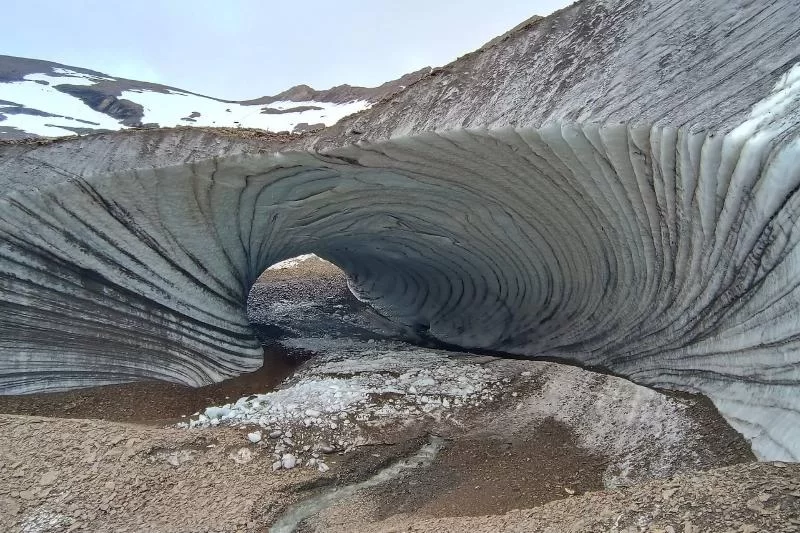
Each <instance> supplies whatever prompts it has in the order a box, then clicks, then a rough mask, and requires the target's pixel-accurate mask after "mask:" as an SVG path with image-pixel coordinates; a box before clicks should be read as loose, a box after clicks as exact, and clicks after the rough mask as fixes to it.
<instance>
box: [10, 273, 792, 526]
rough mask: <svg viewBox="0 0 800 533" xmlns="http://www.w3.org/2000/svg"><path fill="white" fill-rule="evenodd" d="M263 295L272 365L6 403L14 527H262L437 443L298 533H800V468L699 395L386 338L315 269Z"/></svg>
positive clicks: (274, 281) (254, 314)
mask: <svg viewBox="0 0 800 533" xmlns="http://www.w3.org/2000/svg"><path fill="white" fill-rule="evenodd" d="M250 300H251V306H250V312H251V318H253V319H254V320H256V321H258V322H259V324H260V326H261V328H262V329H261V333H262V334H263V335H270V334H275V333H278V335H277V339H275V338H267V337H265V342H266V344H267V345H268V346H269V349H268V352H267V353H268V354H272V355H270V357H271V359H270V360H269V361H268V363H269V365H270V367H269V369H267V370H264V371H262V372H260V373H254V374H252V375H248V376H243V377H242V378H237V380H231V381H229V382H224V383H222V384H218V385H215V386H213V387H210V388H204V389H197V390H192V389H189V390H185V389H184V388H181V387H176V386H173V385H165V384H154V383H149V384H148V383H141V384H130V385H119V386H111V387H98V388H96V389H87V390H84V391H75V392H72V393H64V394H58V395H37V396H25V397H17V398H13V397H6V398H0V412H6V413H12V414H4V415H0V531H25V532H50V531H52V532H62V531H70V530H72V531H109V532H110V531H114V532H117V531H136V532H139V531H143V532H205V531H208V532H211V531H215V532H216V531H219V532H235V531H248V532H266V531H268V530H269V527H270V524H273V523H275V521H276V520H278V519H280V518H281V517H283V516H285V513H286V512H287V509H291V508H292V506H293V505H294V504H295V503H298V502H304V501H311V499H312V498H314V497H315V496H317V495H319V494H321V493H324V492H325V491H330V490H331V489H332V488H335V487H345V486H351V485H354V484H356V483H359V482H363V481H365V480H368V479H371V478H372V476H374V475H375V473H376V472H379V471H382V469H384V468H386V467H387V466H388V465H391V464H395V463H396V462H397V461H398V460H401V459H402V458H404V457H409V456H412V455H413V454H414V453H417V452H418V450H419V449H420V446H422V445H423V444H424V443H425V442H428V441H429V439H430V435H437V436H439V437H441V438H442V439H443V440H441V442H442V443H443V444H442V445H441V449H440V450H439V451H438V452H437V453H438V455H437V456H436V457H435V459H433V460H432V462H431V464H430V465H428V466H426V467H424V468H418V469H409V470H408V471H403V472H402V474H399V475H397V476H396V477H393V478H391V479H386V480H385V481H383V482H381V483H379V484H370V485H369V488H368V489H364V490H360V491H355V492H354V493H353V494H350V495H349V496H347V497H341V498H338V499H337V498H334V503H333V504H332V505H330V506H328V507H326V508H322V509H320V510H318V512H316V513H314V514H313V515H311V516H310V518H308V519H306V520H304V521H302V522H301V523H300V526H299V528H298V531H465V530H469V531H484V530H485V531H498V530H503V531H505V530H507V531H549V532H561V531H564V532H567V531H575V532H578V531H581V532H583V531H616V532H623V531H626V532H629V531H662V532H668V531H676V532H689V533H700V532H704V531H736V532H747V531H750V532H753V531H764V532H772V531H796V530H798V529H797V523H796V521H797V519H798V506H799V505H800V503H798V502H799V501H800V500H799V499H798V496H799V495H800V492H798V491H800V484H799V483H800V467H798V465H773V464H759V463H754V462H753V460H754V458H753V455H752V453H751V452H750V450H749V447H748V445H747V443H746V442H745V441H744V440H743V439H742V438H741V436H739V435H738V434H737V433H735V432H734V431H733V430H732V429H731V428H730V427H729V426H728V425H727V424H726V423H725V421H724V420H723V419H722V418H721V417H720V415H719V414H718V413H717V411H716V409H714V407H713V405H711V404H710V402H708V400H707V399H705V398H703V397H701V396H689V395H676V394H664V393H662V392H659V391H654V390H652V389H648V388H645V387H639V386H637V385H635V384H632V383H630V382H628V381H626V380H623V379H620V378H616V377H613V376H608V375H604V374H597V373H594V372H588V371H585V370H582V369H579V368H576V367H572V366H565V365H558V364H555V363H550V362H542V361H538V362H537V361H520V360H510V359H499V358H496V357H488V356H471V355H468V354H458V353H452V352H444V351H441V350H432V349H428V348H421V347H416V346H411V345H408V344H404V343H399V342H396V341H387V340H385V338H384V336H385V334H386V330H385V329H384V324H382V323H381V321H380V320H379V319H376V317H374V316H372V315H371V314H370V311H369V309H366V308H365V306H363V304H361V303H360V302H358V301H357V300H355V298H353V297H352V295H350V293H349V292H348V291H347V289H346V286H345V278H344V276H343V275H342V274H341V272H339V271H338V269H336V268H335V267H332V266H331V265H329V264H327V263H324V262H322V261H319V260H311V261H303V262H302V263H301V264H300V265H297V267H296V268H290V269H279V270H271V271H268V272H267V273H265V275H264V276H262V278H261V280H260V283H258V284H257V285H256V286H255V287H254V288H253V291H252V292H251V296H250ZM287 307H288V310H287V309H285V308H287ZM297 309H301V310H302V312H301V313H300V314H298V313H296V312H295V311H296V310H297ZM310 354H314V356H313V357H309V355H310ZM275 369H282V370H281V372H283V374H282V375H280V378H283V377H284V376H285V375H287V374H289V373H291V375H290V376H289V377H288V378H287V379H286V380H285V381H284V382H283V383H282V384H281V385H280V386H279V387H278V388H275V385H276V381H277V380H276V378H275V373H274V370H275ZM278 374H280V373H278ZM331 384H334V385H335V386H336V387H338V388H337V389H335V390H334V389H326V387H327V386H329V385H331ZM455 384H458V385H457V386H456V385H455ZM467 390H470V391H472V392H469V394H464V391H467ZM337 393H338V395H337ZM345 393H347V394H345ZM240 397H241V398H240ZM211 406H218V407H215V408H212V409H210V410H209V409H206V408H208V407H211ZM197 412H202V413H203V417H205V418H203V417H201V416H200V415H197V414H195V415H193V413H197ZM13 413H17V414H13ZM18 415H24V416H18ZM180 415H190V416H188V417H186V418H180ZM44 416H51V417H69V418H45V417H44ZM99 419H102V420H99ZM179 420H181V421H184V423H186V425H187V426H188V425H192V426H193V427H191V428H187V427H183V428H179V427H175V426H174V425H170V426H169V427H164V424H165V423H167V422H169V423H170V424H174V423H175V422H176V421H179ZM130 422H135V424H133V423H130ZM187 422H188V423H187ZM287 455H288V456H291V457H288V458H287ZM321 465H324V467H323V466H321ZM720 467H724V468H720ZM673 476H678V477H674V478H672V477H673ZM670 478H672V479H670ZM793 520H794V521H795V522H793ZM793 528H794V529H793Z"/></svg>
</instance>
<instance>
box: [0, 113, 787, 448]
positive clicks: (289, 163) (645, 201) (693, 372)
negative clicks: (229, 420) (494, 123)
mask: <svg viewBox="0 0 800 533" xmlns="http://www.w3.org/2000/svg"><path fill="white" fill-rule="evenodd" d="M771 124H772V127H771V128H765V127H764V120H762V119H760V118H758V117H756V118H753V119H752V120H751V121H750V122H748V123H745V124H743V125H742V127H740V128H738V129H737V130H734V131H733V132H731V133H729V134H726V135H717V134H714V133H711V132H706V131H694V130H692V129H688V128H687V129H675V128H670V127H663V126H653V127H650V126H636V125H607V126H600V125H596V124H585V125H580V124H564V125H555V126H551V127H546V128H542V129H511V128H507V129H501V130H492V131H490V130H459V131H451V132H445V133H438V134H435V133H428V134H424V135H419V136H414V137H406V138H398V139H393V140H390V141H386V142H380V143H362V144H359V145H357V146H351V147H347V148H342V149H337V150H333V151H331V152H328V153H306V152H294V153H281V154H274V155H239V156H232V157H228V158H218V159H211V160H207V161H202V162H199V163H193V164H189V165H179V166H172V167H167V168H157V169H152V170H135V171H127V172H118V173H114V174H107V175H97V176H92V177H78V176H74V177H71V178H69V179H65V180H64V181H62V182H60V183H56V184H50V185H47V186H44V187H42V188H41V189H35V188H34V189H30V190H17V191H13V192H10V193H8V194H6V195H5V197H3V198H2V199H0V234H2V240H0V287H2V292H0V388H1V389H2V390H3V391H4V392H6V393H25V392H35V391H43V390H59V389H65V388H70V387H76V386H83V385H89V384H100V383H113V382H120V381H127V380H132V379H144V378H158V379H166V380H171V381H175V382H181V383H186V384H190V385H202V384H206V383H210V382H213V381H217V380H221V379H224V378H226V377H229V376H232V375H235V374H237V373H240V372H244V371H248V370H253V369H255V368H256V367H257V366H258V364H260V361H261V348H260V346H259V343H258V341H257V340H256V339H255V337H254V336H253V334H252V331H251V330H250V327H249V325H248V321H247V317H246V313H245V302H246V297H247V293H248V290H249V288H250V286H251V285H252V283H253V282H254V280H255V279H256V277H257V276H258V275H259V274H260V273H261V272H262V271H263V270H264V269H265V268H266V267H268V266H269V265H271V264H273V263H275V262H277V261H280V260H282V259H286V258H289V257H293V256H296V255H298V254H301V253H311V252H313V253H316V254H318V255H320V256H322V257H325V258H327V259H330V260H331V261H333V262H335V263H336V264H338V265H339V266H341V267H342V268H343V269H344V270H345V271H346V272H347V273H348V274H349V276H350V283H351V288H352V290H353V291H354V292H355V293H356V294H357V295H358V296H359V297H360V298H362V299H364V300H367V301H369V302H370V303H371V304H372V305H373V306H374V307H375V308H377V309H378V310H379V311H380V312H381V313H382V314H384V315H386V316H388V317H391V318H392V319H393V320H394V321H395V322H396V323H397V324H398V325H399V327H403V328H407V329H409V330H413V331H416V332H418V333H420V334H424V335H428V336H430V337H432V338H435V339H437V340H440V341H442V342H446V343H450V344H453V345H458V346H462V347H466V348H485V349H491V350H499V351H505V352H510V353H516V354H524V355H529V356H531V357H536V356H550V357H561V358H567V359H571V360H574V361H578V362H580V363H581V364H585V365H598V366H603V367H605V368H607V369H610V370H611V371H613V372H615V373H618V374H621V375H624V376H628V377H630V378H631V379H634V380H636V381H637V382H640V383H646V384H650V385H655V386H662V387H669V388H674V389H680V390H689V391H700V392H703V393H705V394H707V395H709V396H710V397H711V398H712V399H713V400H714V402H715V403H716V405H717V407H718V408H719V409H720V411H721V412H722V413H723V414H724V415H725V416H726V417H727V418H728V419H729V420H730V421H731V422H732V423H733V424H734V425H735V426H736V427H737V428H738V429H739V430H741V431H742V432H743V433H744V434H745V435H746V436H747V437H749V438H750V439H752V441H753V444H754V447H755V450H756V451H757V453H759V454H760V455H761V456H762V457H768V458H784V459H798V458H800V393H799V391H800V389H799V388H798V383H799V382H800V288H799V287H800V251H799V250H800V248H798V246H797V244H798V241H800V233H799V232H798V227H797V220H798V217H800V195H798V194H797V190H798V186H800V165H798V164H797V161H798V159H799V158H800V139H798V135H797V131H796V129H793V128H792V127H790V126H785V125H781V124H779V123H776V122H775V121H772V122H771Z"/></svg>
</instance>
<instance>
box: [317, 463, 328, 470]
mask: <svg viewBox="0 0 800 533" xmlns="http://www.w3.org/2000/svg"><path fill="white" fill-rule="evenodd" d="M330 469H331V467H329V466H328V465H326V464H325V463H323V462H319V463H317V470H319V471H320V472H327V471H328V470H330Z"/></svg>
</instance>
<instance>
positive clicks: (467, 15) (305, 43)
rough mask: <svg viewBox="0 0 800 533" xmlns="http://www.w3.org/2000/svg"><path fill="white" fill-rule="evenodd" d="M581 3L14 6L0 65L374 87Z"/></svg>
mask: <svg viewBox="0 0 800 533" xmlns="http://www.w3.org/2000/svg"><path fill="white" fill-rule="evenodd" d="M571 3H572V1H571V0H527V1H525V0H499V1H487V0H299V1H291V0H290V1H286V0H284V1H282V2H273V1H270V0H129V1H126V2H120V1H114V0H110V1H109V0H3V2H2V10H1V11H2V17H3V19H4V20H5V21H6V23H4V24H3V28H2V31H0V54H6V55H13V56H22V57H32V58H36V59H46V60H49V61H56V62H59V63H65V64H68V65H73V66H76V67H84V68H90V69H94V70H99V71H101V72H105V73H106V74H110V75H116V76H119V77H126V78H132V79H137V80H143V81H152V82H157V83H163V84H166V85H172V86H175V87H180V88H182V89H186V90H190V91H194V92H199V93H201V94H207V95H209V96H215V97H219V98H229V99H246V98H254V97H257V96H262V95H265V94H275V93H277V92H280V91H282V90H284V89H287V88H288V87H290V86H292V85H297V84H300V83H306V84H308V85H311V86H313V87H315V88H317V89H326V88H328V87H331V86H333V85H338V84H341V83H350V84H351V85H365V86H374V85H379V84H381V83H383V82H384V81H388V80H391V79H394V78H397V77H399V76H401V75H402V74H405V73H407V72H411V71H413V70H417V69H419V68H422V67H424V66H437V65H443V64H445V63H448V62H450V61H452V60H453V59H455V58H456V57H458V56H459V55H462V54H464V53H467V52H469V51H472V50H474V49H475V48H477V47H479V46H480V45H482V44H483V43H485V42H486V41H488V40H490V39H491V38H493V37H495V36H497V35H500V34H502V33H504V32H505V31H507V30H509V29H511V28H512V27H514V26H516V25H517V24H519V23H520V22H522V21H523V20H525V19H527V18H528V17H530V16H532V15H546V14H549V13H551V12H552V11H554V10H556V9H559V8H561V7H563V6H565V5H568V4H571Z"/></svg>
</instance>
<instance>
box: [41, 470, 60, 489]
mask: <svg viewBox="0 0 800 533" xmlns="http://www.w3.org/2000/svg"><path fill="white" fill-rule="evenodd" d="M56 479H58V471H57V470H50V471H49V472H47V473H45V474H42V477H40V478H39V485H41V486H43V487H48V486H50V485H52V484H53V483H55V481H56Z"/></svg>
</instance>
